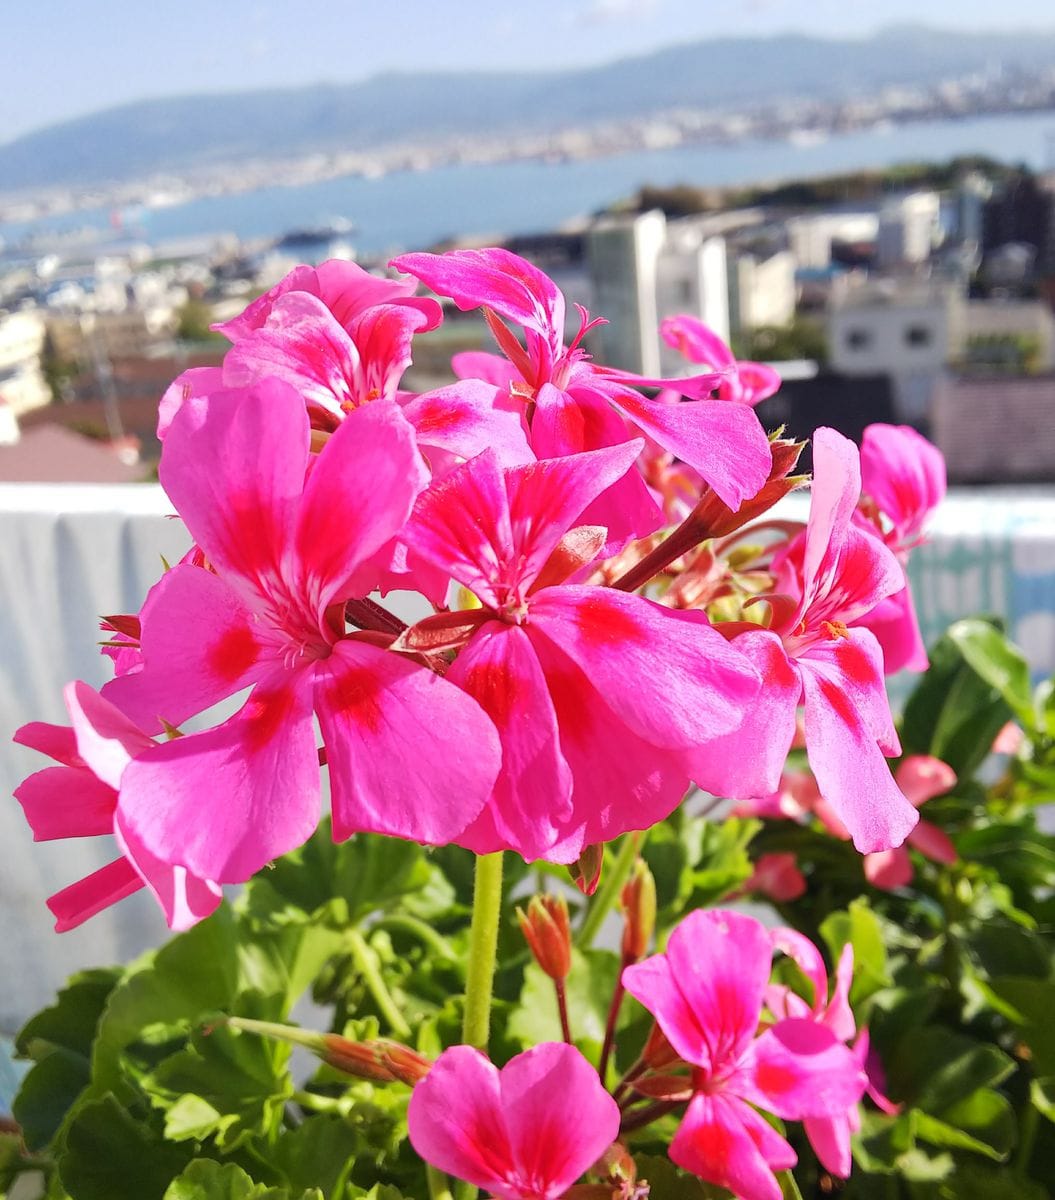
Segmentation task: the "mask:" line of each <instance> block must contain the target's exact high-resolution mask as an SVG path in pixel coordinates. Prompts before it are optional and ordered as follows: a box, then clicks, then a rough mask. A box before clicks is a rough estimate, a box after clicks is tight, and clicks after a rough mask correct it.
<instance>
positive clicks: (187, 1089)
mask: <svg viewBox="0 0 1055 1200" xmlns="http://www.w3.org/2000/svg"><path fill="white" fill-rule="evenodd" d="M235 1007H236V1009H237V1011H238V1013H239V1014H240V1015H243V1016H249V1017H253V1018H254V1019H257V1020H274V1019H275V1017H276V1015H279V1016H280V1015H281V1005H280V1004H279V1003H277V1002H276V999H275V998H273V997H272V998H267V997H261V996H259V995H258V994H257V993H253V992H251V993H248V994H247V995H246V996H243V997H240V998H239V1001H238V1003H237V1005H236V1006H235ZM290 1050H291V1047H290V1046H289V1045H288V1044H287V1043H285V1042H278V1041H273V1040H272V1039H270V1038H263V1037H259V1036H257V1035H256V1034H252V1033H244V1032H242V1031H240V1030H237V1029H232V1028H231V1027H229V1026H223V1025H221V1026H217V1027H216V1028H214V1029H211V1030H208V1029H206V1030H202V1029H199V1030H196V1031H195V1032H194V1034H193V1036H192V1038H191V1042H190V1045H189V1046H188V1047H187V1048H186V1049H185V1050H182V1051H179V1052H178V1053H176V1054H172V1055H170V1056H169V1057H167V1058H165V1059H164V1061H162V1062H161V1064H160V1065H159V1066H158V1067H157V1069H156V1070H155V1071H153V1072H152V1073H151V1074H150V1075H147V1076H145V1077H144V1079H143V1080H142V1086H143V1088H144V1090H145V1091H146V1092H147V1094H148V1095H149V1096H150V1098H151V1100H152V1102H153V1103H154V1104H155V1105H156V1106H157V1107H159V1108H161V1109H163V1110H164V1109H168V1108H169V1106H170V1105H173V1104H175V1105H177V1107H176V1108H175V1109H170V1110H169V1112H168V1114H167V1117H166V1121H165V1136H166V1137H167V1138H168V1139H170V1140H172V1141H179V1140H181V1139H182V1138H201V1137H203V1136H206V1135H211V1136H213V1137H214V1138H215V1139H216V1143H217V1145H218V1146H219V1147H220V1148H221V1149H222V1150H224V1151H226V1152H230V1151H231V1150H233V1149H234V1148H235V1147H236V1146H238V1145H240V1144H241V1143H242V1142H243V1141H245V1140H246V1139H247V1138H248V1137H250V1136H251V1135H258V1136H260V1137H261V1138H263V1139H264V1140H265V1141H270V1140H271V1139H273V1138H274V1136H275V1135H276V1134H277V1132H278V1129H279V1128H280V1126H281V1124H282V1110H283V1107H284V1105H285V1103H286V1100H287V1099H288V1098H289V1096H290V1095H292V1092H293V1084H292V1081H291V1080H290V1077H289V1073H288V1071H287V1069H286V1068H287V1064H288V1061H289V1056H290ZM180 1102H182V1103H180ZM210 1109H211V1110H212V1112H213V1114H215V1115H214V1117H213V1118H212V1121H211V1123H210V1121H209V1110H210Z"/></svg>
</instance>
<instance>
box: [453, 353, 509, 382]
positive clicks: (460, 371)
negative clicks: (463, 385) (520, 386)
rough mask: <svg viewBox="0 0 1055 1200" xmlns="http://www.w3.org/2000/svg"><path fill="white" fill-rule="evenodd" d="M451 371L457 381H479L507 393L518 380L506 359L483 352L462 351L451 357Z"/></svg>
mask: <svg viewBox="0 0 1055 1200" xmlns="http://www.w3.org/2000/svg"><path fill="white" fill-rule="evenodd" d="M451 370H452V371H453V372H454V374H455V375H456V376H457V377H458V378H459V379H464V380H466V381H468V380H474V379H475V380H481V381H482V382H484V383H490V384H492V385H493V386H494V387H496V388H500V389H501V390H502V391H504V392H507V391H508V390H509V388H510V386H511V385H512V384H513V383H515V382H517V381H518V380H519V379H520V376H519V375H518V374H517V372H516V368H515V367H514V366H513V364H512V363H511V362H510V361H509V359H508V358H503V357H502V356H501V355H500V354H487V353H485V352H484V351H483V350H462V351H460V352H459V353H458V354H452V355H451Z"/></svg>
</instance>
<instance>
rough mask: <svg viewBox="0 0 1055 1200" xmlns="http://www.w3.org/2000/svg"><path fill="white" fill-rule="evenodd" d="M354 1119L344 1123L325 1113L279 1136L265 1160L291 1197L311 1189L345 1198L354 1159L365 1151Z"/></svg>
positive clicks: (335, 1116)
mask: <svg viewBox="0 0 1055 1200" xmlns="http://www.w3.org/2000/svg"><path fill="white" fill-rule="evenodd" d="M357 1120H358V1118H355V1117H353V1118H352V1120H351V1121H346V1120H345V1119H344V1118H343V1117H340V1116H337V1115H331V1114H329V1113H325V1114H322V1115H319V1116H313V1117H312V1118H311V1119H310V1120H306V1121H304V1122H303V1123H302V1124H300V1125H299V1126H298V1127H297V1128H296V1129H291V1130H288V1131H287V1132H286V1133H284V1134H283V1135H282V1137H281V1138H280V1139H279V1140H278V1142H277V1143H276V1144H275V1146H274V1148H273V1150H271V1151H270V1153H269V1156H268V1157H269V1161H270V1162H271V1163H272V1164H273V1165H274V1166H275V1168H276V1169H277V1170H279V1171H281V1172H282V1175H283V1176H284V1177H285V1179H286V1180H287V1181H288V1183H289V1185H290V1190H291V1191H292V1192H293V1194H294V1195H298V1194H299V1192H300V1190H301V1189H305V1188H309V1187H313V1186H317V1187H319V1188H320V1189H321V1190H322V1192H323V1194H324V1195H326V1196H343V1195H344V1191H345V1189H346V1187H347V1185H348V1179H349V1177H350V1176H351V1173H352V1168H353V1167H354V1166H355V1160H356V1157H357V1156H358V1155H360V1154H361V1153H362V1152H363V1149H364V1144H363V1138H362V1136H361V1134H360V1133H359V1132H358V1131H357V1129H356V1128H355V1124H356V1123H357ZM378 1149H380V1150H384V1149H385V1147H384V1146H381V1147H378ZM356 1194H359V1193H358V1192H357V1193H356ZM363 1194H365V1193H363Z"/></svg>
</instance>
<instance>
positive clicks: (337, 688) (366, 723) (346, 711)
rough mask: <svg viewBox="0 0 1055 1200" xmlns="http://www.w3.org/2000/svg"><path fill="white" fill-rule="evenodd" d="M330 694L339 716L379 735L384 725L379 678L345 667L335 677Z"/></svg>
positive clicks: (367, 672) (358, 669)
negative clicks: (378, 732)
mask: <svg viewBox="0 0 1055 1200" xmlns="http://www.w3.org/2000/svg"><path fill="white" fill-rule="evenodd" d="M330 694H331V697H332V703H333V706H334V708H335V709H336V710H337V712H338V713H339V714H340V715H341V716H343V717H347V718H348V719H349V720H350V721H354V722H355V723H356V724H358V725H362V726H363V727H364V728H365V729H367V730H369V731H370V732H371V733H376V732H377V731H378V730H379V729H380V728H381V726H382V725H383V724H384V719H385V718H384V713H383V712H382V709H381V703H380V696H381V692H380V688H379V687H378V679H377V676H376V675H374V674H372V673H371V672H370V671H364V670H362V669H360V668H356V667H349V666H342V668H341V670H340V672H339V673H338V674H334V675H333V677H332V684H331V690H330Z"/></svg>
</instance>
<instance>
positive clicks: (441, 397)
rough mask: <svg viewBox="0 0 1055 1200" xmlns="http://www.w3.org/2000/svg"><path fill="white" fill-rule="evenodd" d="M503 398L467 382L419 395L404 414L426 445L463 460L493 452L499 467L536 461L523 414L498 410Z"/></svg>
mask: <svg viewBox="0 0 1055 1200" xmlns="http://www.w3.org/2000/svg"><path fill="white" fill-rule="evenodd" d="M501 394H502V393H500V392H499V391H498V389H497V388H495V387H492V386H491V384H489V383H481V382H479V381H477V380H471V379H470V380H465V381H463V382H461V383H454V384H451V385H450V386H449V387H444V388H437V389H436V390H435V391H431V392H425V393H423V394H422V395H420V396H415V397H414V398H413V399H412V400H411V401H409V403H407V404H406V405H404V408H403V414H404V416H406V418H407V420H408V421H409V422H410V423H411V425H413V426H414V431H415V433H416V434H417V439H418V443H419V445H421V446H426V447H436V448H438V449H441V450H446V451H447V452H448V453H450V454H455V455H457V456H458V457H459V458H473V457H475V456H476V455H477V454H481V453H483V451H485V450H489V449H490V450H493V451H494V452H495V454H496V455H497V457H498V461H499V463H500V464H501V465H502V466H504V467H506V466H515V465H517V464H520V463H525V462H530V461H531V460H532V459H533V458H534V457H535V456H534V454H532V452H531V449H530V447H529V446H528V443H527V438H526V437H525V435H524V423H523V420H522V419H521V417H520V414H519V413H517V412H513V411H511V410H509V409H502V408H499V407H497V403H496V402H497V400H498V399H499V397H500V396H501Z"/></svg>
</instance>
